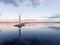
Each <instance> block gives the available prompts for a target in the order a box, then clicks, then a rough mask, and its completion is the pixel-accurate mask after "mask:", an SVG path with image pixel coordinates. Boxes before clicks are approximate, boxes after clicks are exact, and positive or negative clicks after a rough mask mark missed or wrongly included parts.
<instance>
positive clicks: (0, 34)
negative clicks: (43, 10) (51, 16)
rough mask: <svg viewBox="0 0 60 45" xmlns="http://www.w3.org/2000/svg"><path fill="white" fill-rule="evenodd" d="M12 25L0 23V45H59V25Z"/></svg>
mask: <svg viewBox="0 0 60 45" xmlns="http://www.w3.org/2000/svg"><path fill="white" fill-rule="evenodd" d="M14 25H15V23H6V24H5V23H0V45H60V24H59V23H40V24H38V23H36V24H26V26H24V27H22V28H18V27H14Z"/></svg>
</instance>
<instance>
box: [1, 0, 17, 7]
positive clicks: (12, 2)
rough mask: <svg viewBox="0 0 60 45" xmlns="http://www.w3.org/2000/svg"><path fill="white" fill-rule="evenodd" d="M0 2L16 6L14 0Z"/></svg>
mask: <svg viewBox="0 0 60 45" xmlns="http://www.w3.org/2000/svg"><path fill="white" fill-rule="evenodd" d="M0 2H3V3H4V4H12V5H14V6H18V4H17V2H16V0H0Z"/></svg>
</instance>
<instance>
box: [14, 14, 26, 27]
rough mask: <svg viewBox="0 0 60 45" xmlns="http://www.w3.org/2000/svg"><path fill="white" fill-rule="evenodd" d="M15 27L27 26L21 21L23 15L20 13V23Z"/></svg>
mask: <svg viewBox="0 0 60 45" xmlns="http://www.w3.org/2000/svg"><path fill="white" fill-rule="evenodd" d="M14 26H15V27H23V26H25V24H23V23H22V22H21V15H20V14H19V23H18V24H16V25H14Z"/></svg>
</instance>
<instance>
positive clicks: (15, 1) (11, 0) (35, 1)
mask: <svg viewBox="0 0 60 45" xmlns="http://www.w3.org/2000/svg"><path fill="white" fill-rule="evenodd" d="M25 1H30V2H31V4H30V5H31V6H38V5H40V3H42V2H44V0H0V2H2V3H4V4H6V5H7V4H8V5H14V6H20V4H21V3H25ZM27 5H28V3H27Z"/></svg>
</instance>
